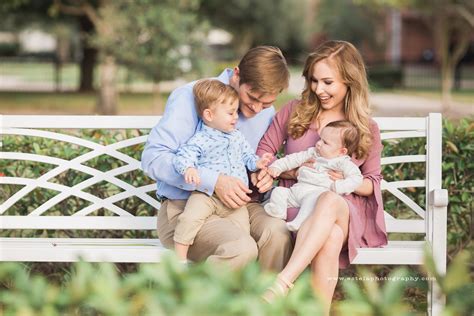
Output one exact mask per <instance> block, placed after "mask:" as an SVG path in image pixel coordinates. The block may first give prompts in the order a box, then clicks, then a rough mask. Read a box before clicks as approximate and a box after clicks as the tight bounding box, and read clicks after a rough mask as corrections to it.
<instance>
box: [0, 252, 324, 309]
mask: <svg viewBox="0 0 474 316" xmlns="http://www.w3.org/2000/svg"><path fill="white" fill-rule="evenodd" d="M273 279H274V276H270V275H267V274H262V272H261V271H260V269H259V267H258V265H257V264H250V265H248V266H247V267H246V268H244V269H242V270H239V271H231V270H229V269H227V268H226V267H225V266H222V265H221V266H217V265H211V264H208V263H204V264H197V265H192V266H184V265H182V264H180V263H179V262H178V261H177V260H176V259H175V258H174V257H165V258H164V260H163V261H162V262H161V263H160V264H143V265H141V266H140V267H139V270H138V272H136V273H131V274H127V275H125V276H123V277H121V276H119V274H118V273H117V271H116V270H115V269H114V267H113V265H111V264H100V265H92V264H90V263H84V262H80V263H78V264H76V265H75V267H74V269H73V272H72V274H71V275H70V277H69V279H68V280H66V281H65V282H64V283H63V285H58V284H54V283H50V282H48V281H47V280H46V279H45V277H43V276H36V275H35V276H30V275H29V274H28V273H27V272H26V271H25V270H24V269H23V268H22V267H21V266H20V265H18V264H12V263H2V264H1V265H0V283H1V284H2V287H1V289H0V306H1V307H2V308H3V311H4V315H19V314H22V313H23V314H24V315H48V316H49V315H180V316H181V315H321V310H320V306H319V304H318V302H317V300H315V299H314V297H313V295H312V290H311V287H310V284H309V278H308V277H307V275H306V276H305V277H303V278H302V279H301V280H299V281H298V283H297V285H296V286H295V288H294V289H293V291H291V292H290V294H289V296H288V297H286V298H284V299H282V300H279V301H277V302H275V304H266V303H264V301H263V300H262V299H261V298H260V297H261V295H262V293H263V291H264V290H265V289H266V288H267V287H268V286H269V284H271V282H272V281H273Z"/></svg>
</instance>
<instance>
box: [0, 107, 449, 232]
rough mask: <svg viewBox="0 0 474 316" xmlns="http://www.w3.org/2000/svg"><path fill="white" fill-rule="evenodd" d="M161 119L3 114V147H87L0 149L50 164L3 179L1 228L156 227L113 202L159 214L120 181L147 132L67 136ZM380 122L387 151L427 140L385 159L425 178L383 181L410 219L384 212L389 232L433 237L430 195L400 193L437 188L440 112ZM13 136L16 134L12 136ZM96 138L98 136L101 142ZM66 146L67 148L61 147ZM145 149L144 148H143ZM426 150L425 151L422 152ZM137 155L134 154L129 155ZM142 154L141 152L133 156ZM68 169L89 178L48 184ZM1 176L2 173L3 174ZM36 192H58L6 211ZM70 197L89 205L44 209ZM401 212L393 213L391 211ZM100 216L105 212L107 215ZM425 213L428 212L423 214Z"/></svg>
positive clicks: (141, 193)
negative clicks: (49, 152)
mask: <svg viewBox="0 0 474 316" xmlns="http://www.w3.org/2000/svg"><path fill="white" fill-rule="evenodd" d="M159 119H160V117H159V116H36V115H35V116H33V115H31V116H27V115H0V137H2V141H3V142H4V144H3V145H5V141H6V139H7V137H17V136H21V137H23V136H24V137H39V138H47V139H52V140H57V141H59V142H60V143H61V144H73V146H74V148H76V149H78V150H79V149H87V150H85V151H83V152H82V153H81V154H79V155H75V156H74V155H73V157H72V158H71V159H64V158H58V157H55V156H45V155H42V154H38V153H37V152H38V150H37V149H35V148H34V146H33V147H32V148H31V149H32V151H33V152H35V153H31V152H15V151H14V150H13V151H5V150H4V147H5V146H2V150H1V151H0V155H1V157H0V167H2V166H3V167H5V166H8V164H9V163H11V162H13V161H18V160H22V161H30V162H37V163H44V164H49V165H52V166H53V167H52V168H50V169H49V170H48V171H47V172H45V173H43V174H41V175H38V176H37V177H36V178H31V177H21V176H20V177H19V176H15V175H13V176H12V175H9V174H6V176H1V177H0V187H3V186H6V185H10V186H11V185H19V186H21V188H20V189H18V190H17V191H16V192H13V193H12V194H11V195H10V196H6V197H5V196H4V197H2V196H0V198H2V200H0V202H1V203H2V204H1V205H0V222H1V226H0V228H2V229H5V230H14V229H21V230H23V229H51V230H63V229H71V230H155V228H156V217H154V216H152V215H151V216H150V214H145V216H138V215H139V214H132V213H131V212H130V210H127V209H124V208H122V207H120V206H117V202H118V201H122V200H124V199H127V198H130V197H135V198H138V199H140V202H142V203H146V204H147V205H149V206H150V207H152V208H154V209H159V207H160V203H159V201H158V200H157V199H156V198H155V197H153V192H154V191H155V189H156V188H155V184H153V183H149V184H146V185H141V186H138V187H137V186H134V185H131V184H129V183H128V182H126V181H123V180H122V179H121V178H120V176H121V175H122V174H124V173H127V172H131V171H135V172H137V170H138V171H139V169H140V161H139V160H138V159H139V158H138V159H137V153H136V152H135V155H129V154H127V153H124V152H123V151H122V149H124V148H127V147H131V146H137V145H140V146H143V143H144V142H146V138H147V135H146V134H147V132H146V131H145V132H144V133H143V135H138V136H137V135H132V137H130V138H126V137H125V136H123V135H122V134H121V136H120V137H119V138H120V139H119V140H117V141H116V142H112V143H110V144H101V143H99V142H96V141H93V140H92V139H84V138H82V137H81V136H77V135H74V134H71V133H70V131H77V130H83V129H88V130H118V131H124V130H149V129H151V128H152V127H153V126H154V125H155V124H156V123H157V122H158V121H159ZM375 120H376V122H377V123H378V125H379V127H380V130H381V133H382V134H381V135H382V140H383V141H384V144H385V146H397V144H398V143H397V142H398V141H399V140H400V139H406V138H420V137H421V138H423V139H426V150H421V151H422V153H420V154H414V155H405V154H404V155H394V156H387V157H383V158H382V165H383V166H384V165H392V164H397V165H400V166H402V168H404V165H407V164H411V163H417V164H418V163H422V164H425V166H426V167H425V174H424V177H423V176H422V177H421V178H416V179H403V180H401V181H390V182H389V181H386V180H383V181H382V189H383V190H385V191H386V192H388V193H390V194H391V195H393V196H394V197H395V198H396V199H398V200H399V201H401V202H402V203H403V204H404V205H405V206H406V207H407V209H408V210H410V211H411V212H413V214H414V216H408V218H409V219H406V218H407V216H405V215H404V216H403V218H397V217H396V216H394V215H393V212H391V213H392V214H389V213H388V212H386V223H387V230H388V231H389V232H397V233H422V234H427V232H428V234H429V233H430V228H429V227H430V226H429V222H430V220H431V219H430V218H429V216H427V215H426V214H427V212H426V209H427V207H428V202H429V201H428V196H429V194H426V193H425V196H426V197H427V199H426V200H425V201H424V203H421V205H419V204H420V203H417V202H416V201H413V200H412V198H410V196H409V195H407V194H406V193H404V192H403V189H409V190H411V189H413V188H424V189H425V192H431V191H432V190H434V189H439V188H441V115H440V114H430V115H429V116H428V117H420V118H403V117H390V118H375ZM15 135H16V136H15ZM98 139H100V137H98ZM61 146H65V145H61ZM141 148H142V147H141ZM423 151H424V152H423ZM102 155H108V156H111V157H113V158H114V159H116V160H119V161H120V164H121V165H120V166H117V167H116V168H113V169H110V170H107V171H101V170H99V169H97V168H95V167H94V166H90V165H88V164H87V163H88V162H89V161H91V160H94V159H96V158H97V157H99V156H102ZM132 156H134V157H132ZM138 157H139V153H138ZM69 170H75V171H77V172H81V173H85V174H88V175H90V177H89V178H88V179H87V180H85V181H82V182H80V183H77V184H74V185H71V186H67V185H62V184H58V183H55V182H54V181H51V180H52V179H54V178H55V177H57V176H58V175H60V174H61V173H63V172H67V171H69ZM0 172H2V171H1V170H0ZM103 181H106V182H109V183H111V184H113V185H114V186H116V187H118V188H120V192H118V193H116V194H113V195H111V196H108V197H100V196H96V195H94V192H93V191H92V192H87V188H90V187H93V186H94V185H97V184H98V183H101V182H103ZM37 188H43V189H48V190H53V191H57V192H58V193H57V194H56V195H55V196H54V197H52V198H50V199H49V200H47V201H45V202H44V203H42V204H41V205H39V206H38V207H36V208H35V209H32V210H28V211H24V212H22V213H21V214H16V213H15V214H10V213H9V212H8V210H9V209H10V208H11V207H12V206H14V205H15V203H17V202H18V201H20V200H21V199H22V198H24V197H25V196H27V195H28V194H30V193H31V192H32V191H33V190H35V189H37ZM71 196H75V197H79V198H80V199H82V200H85V201H87V202H88V203H89V204H88V205H87V206H85V207H83V208H82V209H79V210H78V211H77V212H75V213H74V214H70V216H65V215H66V214H57V212H55V213H54V214H53V215H51V214H48V211H49V210H50V209H51V208H52V207H54V206H55V205H57V204H58V203H60V202H61V201H63V200H64V199H66V198H68V197H71ZM99 209H106V210H107V211H108V213H107V214H108V215H113V216H103V215H104V214H101V215H102V216H94V215H97V210H99ZM395 213H396V214H398V213H397V212H395ZM107 214H105V215H107ZM428 214H429V212H428Z"/></svg>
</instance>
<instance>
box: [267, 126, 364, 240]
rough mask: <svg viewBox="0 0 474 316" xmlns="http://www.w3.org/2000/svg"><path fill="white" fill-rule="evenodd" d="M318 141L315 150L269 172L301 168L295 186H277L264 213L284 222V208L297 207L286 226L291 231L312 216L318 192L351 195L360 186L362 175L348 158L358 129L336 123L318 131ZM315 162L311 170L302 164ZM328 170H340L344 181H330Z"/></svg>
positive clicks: (275, 174)
mask: <svg viewBox="0 0 474 316" xmlns="http://www.w3.org/2000/svg"><path fill="white" fill-rule="evenodd" d="M320 136H321V139H320V140H319V141H318V142H317V143H316V145H315V147H311V148H309V149H308V150H306V151H301V152H298V153H294V154H291V155H288V156H286V157H284V158H282V159H278V160H276V161H275V162H273V163H272V164H271V165H270V167H269V168H268V172H269V173H270V174H271V175H272V176H273V177H278V176H279V175H280V174H281V173H282V172H284V171H288V170H291V169H294V168H298V167H301V168H300V169H299V170H298V172H299V174H298V177H297V181H298V182H297V183H296V184H294V185H293V186H292V187H290V188H285V187H276V188H275V189H273V191H272V194H271V197H270V200H269V202H268V203H267V204H265V206H264V208H265V211H266V212H267V213H268V214H269V215H271V216H274V217H278V218H281V219H286V209H287V207H300V210H299V212H298V215H297V216H296V217H295V219H294V220H292V221H291V222H288V223H287V227H288V229H289V230H290V231H297V230H298V229H299V228H300V226H301V224H302V223H303V222H304V221H305V219H306V218H308V216H309V215H310V214H311V212H312V210H313V208H314V205H315V203H316V201H317V199H318V197H319V196H320V195H321V193H323V192H325V191H328V190H331V191H333V192H336V193H338V194H349V193H352V192H353V191H354V190H355V189H356V188H357V187H358V186H360V185H361V184H362V180H363V178H362V174H361V172H360V170H359V168H358V167H357V166H356V165H355V164H354V163H353V162H352V161H351V158H350V157H349V156H350V155H352V153H353V152H354V150H355V149H356V148H357V146H358V143H359V132H358V130H357V128H356V127H355V126H354V125H352V124H351V123H350V122H348V121H335V122H331V123H329V124H328V125H326V126H325V127H324V128H323V130H322V131H321V135H320ZM309 159H314V160H315V162H314V164H313V165H312V168H311V167H307V166H304V165H303V164H304V163H305V162H306V161H307V160H309ZM329 170H335V171H342V173H343V175H344V179H342V180H336V181H333V180H331V179H330V177H329V175H328V171H329Z"/></svg>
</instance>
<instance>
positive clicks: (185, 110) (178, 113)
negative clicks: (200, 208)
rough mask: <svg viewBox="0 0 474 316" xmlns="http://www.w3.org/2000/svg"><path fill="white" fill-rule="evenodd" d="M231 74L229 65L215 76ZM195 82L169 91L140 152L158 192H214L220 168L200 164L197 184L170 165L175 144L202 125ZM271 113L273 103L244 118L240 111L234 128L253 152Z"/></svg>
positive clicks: (184, 195) (173, 195) (172, 196)
mask: <svg viewBox="0 0 474 316" xmlns="http://www.w3.org/2000/svg"><path fill="white" fill-rule="evenodd" d="M232 74H233V71H232V70H231V69H226V70H224V71H223V72H222V73H221V74H220V75H219V77H217V78H214V79H217V80H219V81H221V82H223V83H225V84H229V80H230V78H231V77H232ZM195 83H196V82H195V81H194V82H191V83H188V84H186V85H184V86H182V87H180V88H178V89H176V90H174V91H173V92H172V93H171V95H170V96H169V98H168V101H167V102H166V108H165V112H164V113H163V117H162V118H161V120H160V121H159V122H158V124H157V125H156V126H155V127H154V128H153V129H152V130H151V132H150V135H149V136H148V140H147V143H146V145H145V149H144V150H143V153H142V168H143V170H144V171H145V173H146V174H147V175H148V176H149V177H151V178H152V179H154V180H156V182H157V195H158V196H164V197H167V198H169V199H187V198H188V197H189V195H190V194H191V191H194V190H198V191H201V192H204V193H206V194H208V195H212V194H213V192H214V187H215V184H216V181H217V178H218V176H219V172H216V171H214V170H210V169H208V168H200V169H199V176H200V178H201V184H200V185H199V187H197V188H196V187H195V185H193V184H187V183H186V182H185V181H184V177H183V176H182V175H181V174H179V173H178V172H177V171H176V170H175V169H174V167H173V158H174V157H175V156H176V152H177V151H178V148H179V147H180V146H181V145H183V144H185V143H186V142H187V141H188V140H189V139H190V138H191V137H192V136H193V135H194V134H195V133H196V131H198V130H200V129H201V125H202V121H201V119H200V118H199V117H198V115H197V112H196V105H195V102H194V95H193V86H194V84H195ZM273 115H275V108H274V107H273V106H272V107H269V108H267V109H265V110H262V111H261V112H260V113H258V114H257V115H256V116H254V117H252V118H246V117H244V116H243V115H242V114H241V113H239V120H238V122H237V129H238V130H239V131H240V132H241V133H242V134H243V135H244V136H245V139H246V140H247V141H248V142H249V144H250V146H251V148H252V150H253V151H254V152H255V151H256V149H257V145H258V142H259V141H260V138H262V136H263V134H264V133H265V131H266V130H267V128H268V126H269V125H270V122H271V120H272V118H273Z"/></svg>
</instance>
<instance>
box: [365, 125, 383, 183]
mask: <svg viewBox="0 0 474 316" xmlns="http://www.w3.org/2000/svg"><path fill="white" fill-rule="evenodd" d="M370 132H371V134H372V145H371V148H370V150H369V153H368V155H367V158H366V159H365V161H364V163H363V164H362V165H361V166H360V171H361V172H362V175H363V176H364V179H370V180H372V181H375V182H374V184H378V185H379V186H380V181H381V180H382V166H381V164H380V163H381V157H382V149H383V146H382V141H381V138H380V130H379V127H378V125H377V123H375V121H372V122H371V127H370Z"/></svg>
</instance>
